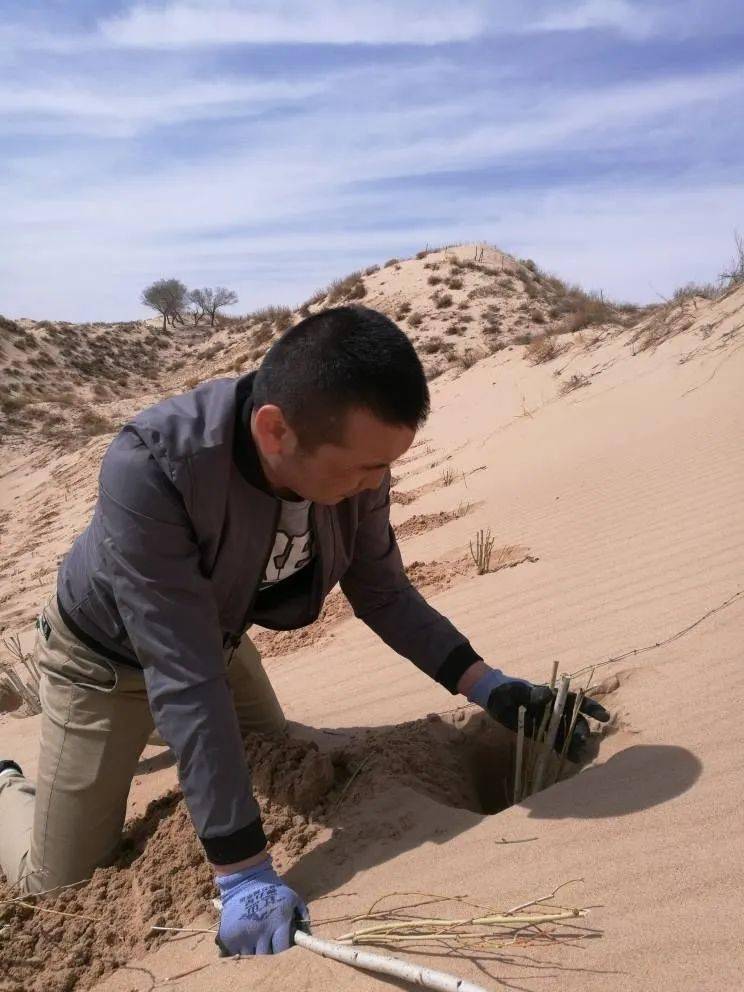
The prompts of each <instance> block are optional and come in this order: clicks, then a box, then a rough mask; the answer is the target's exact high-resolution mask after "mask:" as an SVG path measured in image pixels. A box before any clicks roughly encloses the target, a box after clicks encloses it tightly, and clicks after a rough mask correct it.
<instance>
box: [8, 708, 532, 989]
mask: <svg viewBox="0 0 744 992" xmlns="http://www.w3.org/2000/svg"><path fill="white" fill-rule="evenodd" d="M312 733H313V734H314V736H315V738H317V739H319V740H320V746H319V744H318V743H317V740H304V739H299V737H294V738H290V739H283V740H276V739H269V738H262V737H258V736H256V737H253V738H251V739H250V741H249V742H248V744H247V753H248V758H249V761H250V763H251V766H252V768H253V777H254V784H255V791H256V795H257V798H258V800H259V803H260V805H261V809H262V815H263V820H264V826H265V830H266V833H267V835H268V837H269V840H270V843H271V846H272V854H273V856H274V860H275V863H276V865H277V868H278V869H279V871H281V872H282V873H283V874H285V875H286V877H287V880H288V883H289V884H290V885H294V886H295V887H296V888H298V889H300V890H301V891H302V892H303V894H304V895H305V896H306V897H307V898H308V899H313V898H317V897H318V896H319V895H322V894H325V893H328V892H331V891H334V890H336V889H338V887H339V886H341V885H343V884H344V883H345V882H346V881H348V880H349V879H350V878H352V877H353V876H354V875H356V874H357V873H358V872H359V871H362V870H364V869H365V868H367V867H370V866H373V865H375V864H379V863H381V862H384V861H386V860H388V859H389V858H391V857H394V856H396V855H397V854H398V853H400V852H402V851H404V850H408V849H411V848H414V847H417V846H419V845H421V844H423V843H426V842H428V841H435V842H436V843H438V844H442V843H446V842H447V840H448V839H450V838H451V837H454V836H457V835H458V834H459V833H461V832H462V831H463V830H465V829H468V828H469V827H470V826H472V825H473V823H474V822H477V819H478V817H479V816H481V815H483V814H492V813H496V812H499V811H500V810H502V809H504V808H505V807H507V806H508V805H510V802H511V799H510V797H511V790H512V788H513V777H512V776H513V765H514V747H515V739H514V735H512V734H510V733H509V732H508V731H505V730H503V729H502V728H500V727H499V726H497V725H496V724H494V723H493V722H492V721H491V720H490V719H489V718H488V717H486V716H485V715H484V714H480V713H479V714H476V715H466V712H465V711H458V712H456V713H455V714H453V715H448V716H445V717H439V716H435V715H432V716H430V717H429V718H427V719H424V720H417V721H413V722H411V723H406V724H401V725H398V726H391V727H381V728H375V729H372V730H369V729H366V728H365V729H362V728H359V729H352V730H343V731H333V732H323V731H312ZM474 818H475V819H474ZM16 894H17V890H13V889H12V887H9V886H7V885H5V884H2V883H0V974H2V988H3V992H72V990H74V989H81V990H82V989H86V988H90V987H91V986H92V985H94V984H95V983H96V981H98V980H99V979H100V978H101V977H102V976H103V975H105V974H106V973H108V972H111V971H113V970H115V969H116V968H117V967H120V966H121V965H124V964H125V963H126V962H128V961H131V960H132V959H133V958H136V957H141V956H142V955H143V954H145V953H146V952H147V951H148V950H149V949H151V948H152V947H154V946H155V945H157V944H158V943H159V942H161V941H162V940H163V939H165V938H164V937H163V936H162V935H161V934H159V933H158V932H156V931H152V929H151V928H152V926H188V925H189V924H190V923H191V922H192V921H193V920H194V919H195V918H196V917H198V916H200V915H201V914H203V913H204V912H205V911H206V910H207V909H208V907H209V903H210V900H211V899H212V897H213V896H214V895H215V890H214V886H213V882H212V872H211V869H210V867H209V865H208V864H207V863H206V862H205V860H204V857H203V854H202V850H201V846H200V844H199V842H198V840H197V839H196V836H195V835H194V832H193V829H192V827H191V823H190V820H189V817H188V813H187V810H186V807H185V805H184V802H183V800H182V798H181V796H180V794H179V793H177V792H174V793H171V794H169V795H167V796H164V797H162V798H160V799H158V800H156V801H155V802H153V803H151V804H150V806H149V807H148V809H147V811H146V812H145V814H144V815H143V816H142V817H140V818H138V819H137V820H134V821H133V822H132V823H131V824H130V825H129V827H128V829H127V832H126V835H125V838H124V843H123V845H122V850H121V854H120V857H119V861H118V863H117V864H116V865H115V866H113V867H111V868H102V869H99V870H97V871H96V872H95V873H94V874H93V877H92V879H91V880H90V881H88V882H87V883H85V884H83V885H82V886H80V887H78V888H74V889H65V890H62V891H60V892H59V893H58V894H57V895H48V896H46V897H45V898H44V899H42V900H39V901H38V902H37V905H38V907H39V909H33V908H31V907H32V906H33V904H34V902H36V900H34V899H33V898H31V899H27V900H23V902H26V903H27V905H23V904H22V902H20V901H18V900H17V899H14V896H16ZM42 910H44V911H42ZM49 910H52V911H54V912H48V911H49ZM59 914H66V915H59Z"/></svg>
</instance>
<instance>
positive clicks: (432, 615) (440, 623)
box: [340, 473, 480, 694]
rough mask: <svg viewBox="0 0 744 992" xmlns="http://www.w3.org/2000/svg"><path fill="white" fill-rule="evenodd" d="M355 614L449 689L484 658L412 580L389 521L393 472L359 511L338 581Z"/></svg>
mask: <svg viewBox="0 0 744 992" xmlns="http://www.w3.org/2000/svg"><path fill="white" fill-rule="evenodd" d="M340 585H341V589H342V591H343V593H344V595H345V596H346V597H347V599H348V600H349V602H350V603H351V607H352V609H353V611H354V615H355V616H356V617H358V618H359V619H360V620H363V621H364V622H365V623H366V624H367V626H368V627H370V628H371V629H372V630H373V631H374V632H375V633H376V634H377V635H378V637H380V638H381V639H382V640H383V641H384V642H385V643H386V644H387V645H388V646H389V647H391V648H392V649H393V650H394V651H397V652H398V654H401V655H403V657H405V658H408V659H409V660H410V661H412V662H413V663H414V665H416V666H417V667H418V668H420V669H421V670H422V671H423V672H425V673H426V674H427V675H429V676H431V678H433V679H435V680H436V681H437V682H439V683H440V684H441V685H443V686H444V687H445V688H446V689H449V691H450V692H451V693H453V694H454V693H456V692H457V683H458V682H459V680H460V676H461V675H462V674H463V673H464V672H465V671H466V669H468V668H469V667H470V665H472V663H473V662H474V661H478V660H480V655H479V654H477V653H476V652H475V650H474V649H473V648H472V646H471V644H470V642H469V641H468V640H467V638H466V637H465V636H464V635H463V634H461V633H460V632H459V631H458V630H457V629H456V627H454V626H453V624H452V623H450V621H449V620H447V618H446V617H443V616H442V614H441V613H438V612H437V611H436V610H435V609H434V607H433V606H430V605H429V604H428V603H427V602H426V600H425V599H424V597H423V596H422V595H421V594H420V593H419V592H418V590H416V589H415V588H414V587H413V586H412V585H411V583H410V581H409V579H408V577H407V575H406V573H405V569H404V568H403V562H402V560H401V556H400V550H399V548H398V542H397V541H396V539H395V532H394V531H393V528H392V526H391V524H390V474H389V473H388V475H387V477H386V479H385V480H384V481H383V484H382V486H381V487H380V489H379V490H378V491H377V493H376V494H375V495H374V496H373V497H372V499H371V502H370V503H369V504H368V507H367V509H366V511H365V512H364V513H363V514H361V515H360V519H359V522H358V529H357V533H356V539H355V543H354V555H353V558H352V561H351V564H350V566H349V568H348V569H347V571H346V573H345V574H344V576H343V578H342V579H341V582H340Z"/></svg>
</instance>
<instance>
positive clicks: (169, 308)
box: [141, 279, 189, 330]
mask: <svg viewBox="0 0 744 992" xmlns="http://www.w3.org/2000/svg"><path fill="white" fill-rule="evenodd" d="M188 300H189V291H188V289H187V288H186V286H184V284H183V283H182V282H181V280H180V279H158V281H157V282H153V283H151V284H150V285H149V286H147V287H145V289H143V290H142V299H141V302H142V304H143V305H144V306H146V307H150V309H151V310H157V311H158V313H161V314H162V315H163V330H165V328H166V326H167V323H168V320H170V322H171V323H172V324H173V323H175V321H176V320H182V317H181V314H182V312H183V311H184V310H185V309H186V306H187V304H188Z"/></svg>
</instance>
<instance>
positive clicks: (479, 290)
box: [468, 282, 499, 300]
mask: <svg viewBox="0 0 744 992" xmlns="http://www.w3.org/2000/svg"><path fill="white" fill-rule="evenodd" d="M498 291H499V289H498V285H497V283H495V282H489V283H486V285H485V286H476V287H475V289H471V290H470V292H469V293H468V299H469V300H490V299H493V297H494V296H497V295H498Z"/></svg>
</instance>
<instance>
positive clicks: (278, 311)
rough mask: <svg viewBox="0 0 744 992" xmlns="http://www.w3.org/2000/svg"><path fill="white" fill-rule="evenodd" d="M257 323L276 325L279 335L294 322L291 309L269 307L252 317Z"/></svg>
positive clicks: (261, 309)
mask: <svg viewBox="0 0 744 992" xmlns="http://www.w3.org/2000/svg"><path fill="white" fill-rule="evenodd" d="M251 316H252V319H253V320H254V321H255V322H257V323H264V322H267V323H269V324H273V325H274V330H275V331H276V333H277V334H281V333H283V332H284V331H285V330H286V329H287V328H288V327H289V325H290V324H291V322H292V310H291V308H290V307H283V306H268V307H261V308H260V309H258V310H256V311H254V313H253V314H252V315H251Z"/></svg>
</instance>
